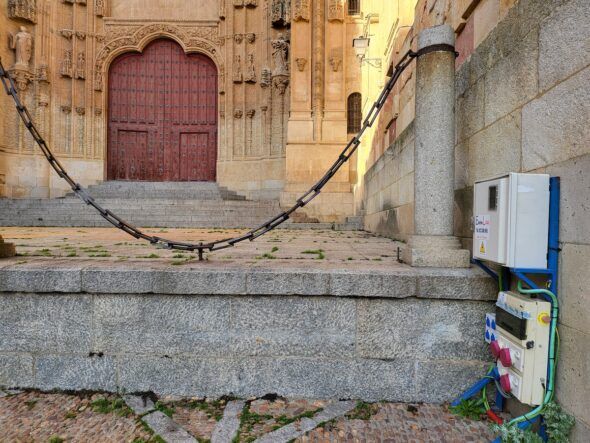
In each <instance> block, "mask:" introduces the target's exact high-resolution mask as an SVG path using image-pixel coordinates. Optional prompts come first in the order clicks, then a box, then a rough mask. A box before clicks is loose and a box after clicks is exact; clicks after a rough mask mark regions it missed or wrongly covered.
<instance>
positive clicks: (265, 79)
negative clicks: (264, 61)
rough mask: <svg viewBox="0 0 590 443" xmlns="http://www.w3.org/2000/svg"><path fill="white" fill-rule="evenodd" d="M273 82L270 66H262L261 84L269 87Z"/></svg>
mask: <svg viewBox="0 0 590 443" xmlns="http://www.w3.org/2000/svg"><path fill="white" fill-rule="evenodd" d="M271 82H272V71H271V70H270V68H262V71H260V86H261V87H263V88H268V87H269V86H270V84H271Z"/></svg>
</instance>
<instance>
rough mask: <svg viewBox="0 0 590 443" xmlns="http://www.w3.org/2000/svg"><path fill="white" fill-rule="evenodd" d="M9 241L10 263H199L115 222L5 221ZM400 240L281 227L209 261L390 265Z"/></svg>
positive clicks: (185, 237)
mask: <svg viewBox="0 0 590 443" xmlns="http://www.w3.org/2000/svg"><path fill="white" fill-rule="evenodd" d="M146 232H147V233H149V234H152V235H161V236H166V237H169V238H173V239H177V240H181V241H190V242H201V241H202V242H207V241H210V240H214V239H220V238H227V237H233V236H235V235H239V234H241V233H243V232H245V231H241V230H236V229H146ZM0 235H2V236H3V237H4V240H5V241H6V242H11V243H15V244H16V249H17V253H18V257H15V258H13V259H10V260H7V262H8V261H10V263H11V264H12V263H20V264H24V263H33V262H35V263H38V262H46V261H48V260H56V259H58V260H60V261H64V260H65V261H72V262H76V263H79V262H84V261H86V262H90V263H96V262H97V261H100V262H135V263H137V262H141V263H144V264H150V265H158V266H188V267H190V266H198V261H197V260H196V257H195V255H194V254H190V253H179V252H178V251H169V250H165V249H157V248H155V247H154V246H152V245H150V244H149V243H146V242H142V241H139V240H135V239H134V238H133V237H130V236H128V235H126V234H125V233H123V232H121V231H119V230H117V229H114V228H14V227H8V228H3V227H0ZM397 246H398V243H396V242H394V241H392V240H390V239H387V238H383V237H378V236H375V235H373V234H369V233H366V232H362V231H322V230H287V229H279V230H276V231H273V232H272V233H269V234H268V235H266V236H263V237H261V238H259V239H257V240H256V241H254V242H244V243H240V244H239V245H238V246H236V247H235V248H230V249H226V250H223V251H218V252H215V253H210V254H207V255H206V257H207V259H208V260H209V263H220V264H222V265H232V264H235V265H239V266H251V267H256V266H277V267H281V266H285V265H286V264H290V265H301V266H309V264H310V263H314V266H315V267H322V268H334V267H338V268H354V269H391V268H392V267H394V266H400V267H401V266H403V265H400V264H399V263H398V262H397Z"/></svg>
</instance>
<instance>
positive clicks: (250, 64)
mask: <svg viewBox="0 0 590 443" xmlns="http://www.w3.org/2000/svg"><path fill="white" fill-rule="evenodd" d="M244 81H245V82H247V83H256V67H255V65H254V54H253V53H252V54H248V58H247V60H246V75H245V76H244Z"/></svg>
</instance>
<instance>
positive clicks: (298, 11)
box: [293, 0, 310, 22]
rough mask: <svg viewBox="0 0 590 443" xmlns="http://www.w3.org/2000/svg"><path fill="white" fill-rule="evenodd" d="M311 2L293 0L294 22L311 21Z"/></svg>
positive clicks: (307, 0)
mask: <svg viewBox="0 0 590 443" xmlns="http://www.w3.org/2000/svg"><path fill="white" fill-rule="evenodd" d="M309 15H310V12H309V0H293V21H294V22H298V21H305V22H308V21H309Z"/></svg>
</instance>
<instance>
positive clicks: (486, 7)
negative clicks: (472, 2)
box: [473, 0, 500, 48]
mask: <svg viewBox="0 0 590 443" xmlns="http://www.w3.org/2000/svg"><path fill="white" fill-rule="evenodd" d="M473 14H474V35H473V38H474V46H475V47H476V48H477V47H478V46H479V44H480V43H481V42H482V41H483V40H484V39H485V38H486V37H487V36H488V34H489V33H490V32H491V30H492V29H494V27H495V26H496V25H497V24H498V20H499V19H500V0H482V1H480V2H479V4H478V5H477V8H475V11H474V13H473Z"/></svg>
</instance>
